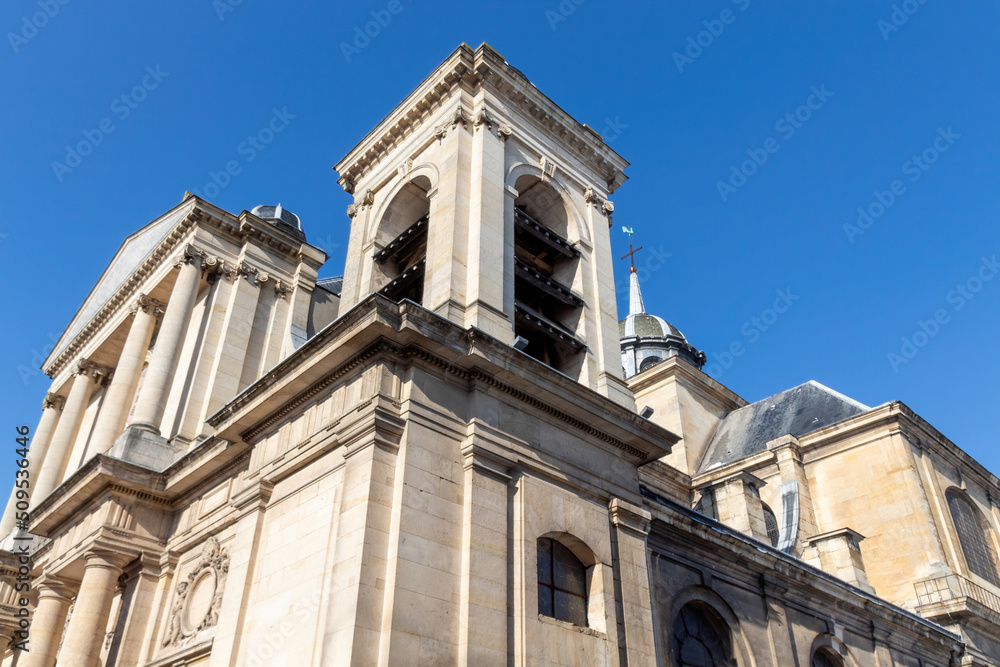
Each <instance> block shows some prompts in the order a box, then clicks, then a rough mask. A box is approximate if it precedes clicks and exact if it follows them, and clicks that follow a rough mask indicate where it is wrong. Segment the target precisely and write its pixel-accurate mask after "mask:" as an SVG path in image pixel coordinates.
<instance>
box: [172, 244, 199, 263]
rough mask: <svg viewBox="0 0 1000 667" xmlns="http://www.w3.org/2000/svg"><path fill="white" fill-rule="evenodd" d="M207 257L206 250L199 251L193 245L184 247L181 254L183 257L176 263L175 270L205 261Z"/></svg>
mask: <svg viewBox="0 0 1000 667" xmlns="http://www.w3.org/2000/svg"><path fill="white" fill-rule="evenodd" d="M206 256H207V253H206V252H205V251H204V250H199V249H198V248H195V247H194V246H193V245H186V246H184V252H182V253H181V256H180V257H178V258H177V261H176V262H175V263H174V268H175V269H179V268H181V267H182V266H184V265H185V264H190V263H192V262H195V261H198V260H203V259H204V258H205V257H206Z"/></svg>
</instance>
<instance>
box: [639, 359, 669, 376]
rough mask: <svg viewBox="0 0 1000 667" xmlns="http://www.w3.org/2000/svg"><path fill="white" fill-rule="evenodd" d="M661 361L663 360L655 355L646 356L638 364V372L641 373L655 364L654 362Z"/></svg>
mask: <svg viewBox="0 0 1000 667" xmlns="http://www.w3.org/2000/svg"><path fill="white" fill-rule="evenodd" d="M661 361H663V360H662V359H660V358H659V357H656V356H653V357H646V358H645V359H643V360H642V362H641V363H640V364H639V372H640V373H641V372H643V371H644V370H646V369H647V368H652V367H653V366H655V365H656V364H658V363H660V362H661Z"/></svg>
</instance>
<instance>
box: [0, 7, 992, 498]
mask: <svg viewBox="0 0 1000 667" xmlns="http://www.w3.org/2000/svg"><path fill="white" fill-rule="evenodd" d="M63 1H64V2H65V4H62V2H61V1H60V0H42V2H38V0H34V1H28V0H11V1H8V2H6V3H4V5H3V8H2V9H0V28H2V32H3V33H4V39H3V43H2V44H0V68H2V72H3V80H4V83H5V89H6V90H7V94H6V95H5V96H4V100H3V102H2V109H3V115H4V121H5V122H4V123H3V130H4V131H3V132H2V134H0V151H2V155H3V158H4V159H3V160H2V161H0V188H2V194H3V201H4V204H5V213H4V215H3V216H2V219H0V259H2V264H0V266H2V269H0V270H2V271H3V278H4V284H5V286H6V289H4V290H3V292H2V296H0V298H2V299H3V305H2V308H3V314H4V324H5V326H4V327H3V329H2V331H0V354H2V360H0V369H2V371H3V373H4V386H5V388H6V389H5V392H4V395H5V397H6V400H4V401H3V402H2V406H0V416H2V418H0V425H2V428H3V429H7V430H6V432H7V433H8V445H9V447H10V451H9V452H8V453H7V454H4V455H2V456H0V474H3V475H4V477H3V479H4V480H7V479H8V477H9V475H10V472H9V470H10V468H11V461H12V459H13V438H14V427H15V426H16V425H18V424H22V423H27V424H30V425H31V427H32V429H34V427H35V425H36V423H37V420H38V418H39V415H40V409H41V401H42V398H43V396H44V395H45V392H46V390H47V388H48V386H49V383H48V379H47V378H45V377H44V376H43V375H42V374H41V372H40V371H38V370H37V367H38V365H39V364H40V362H41V359H42V358H43V357H44V356H45V353H46V352H47V351H48V349H49V346H50V345H51V344H52V341H53V340H54V339H55V338H57V337H58V335H59V334H60V333H61V331H62V330H63V328H64V327H65V326H66V325H67V323H68V322H69V320H70V318H71V317H72V315H73V314H74V312H75V310H76V308H77V307H78V306H79V304H80V303H81V302H82V300H83V299H84V297H85V296H86V295H87V293H88V291H89V290H90V288H91V287H92V285H93V284H94V283H95V281H96V280H97V279H98V277H99V276H100V274H101V272H102V271H103V269H104V267H105V266H106V264H107V262H108V261H109V260H110V259H111V257H112V256H113V254H114V252H115V250H116V249H117V247H118V245H119V244H120V242H121V240H122V239H123V238H124V237H125V236H126V235H128V234H129V233H131V232H133V231H134V230H136V229H138V228H139V227H141V226H142V225H144V224H146V223H147V222H149V221H150V220H152V219H153V218H155V217H156V216H157V215H159V214H160V213H162V212H163V211H165V210H167V209H168V208H170V207H172V206H173V205H175V204H176V203H177V202H179V201H180V199H181V196H182V194H183V193H184V191H185V190H198V191H200V192H202V193H203V194H206V195H208V194H210V193H211V194H212V196H209V197H208V198H209V199H210V200H211V201H213V202H214V203H216V204H218V205H220V206H222V207H223V208H226V209H228V210H230V211H233V212H239V211H241V210H243V209H250V208H252V207H253V206H254V205H256V204H260V203H270V204H273V203H277V202H281V203H282V204H283V205H285V206H286V207H287V208H289V209H290V210H292V211H294V212H296V213H298V214H299V216H300V217H301V218H302V220H303V223H304V225H305V228H306V232H307V234H308V235H309V238H310V240H311V241H312V242H313V243H315V244H316V245H319V246H321V247H323V248H325V249H326V250H327V252H328V253H329V254H330V255H331V258H330V260H329V262H328V264H327V266H326V267H325V268H324V269H323V275H336V274H338V273H339V272H340V269H341V267H342V266H343V261H344V253H345V251H346V238H347V231H348V218H347V216H346V215H345V208H346V206H347V204H348V203H349V202H350V198H349V197H348V196H347V195H346V194H345V193H344V192H343V191H342V190H341V189H340V187H339V186H338V185H337V183H336V174H335V173H334V172H333V171H332V166H333V165H334V164H335V163H336V162H337V161H338V160H339V159H340V158H341V157H342V156H343V155H344V154H345V153H346V152H347V151H348V150H349V149H350V148H351V147H353V146H354V145H355V143H357V141H359V140H360V139H361V138H362V137H363V136H364V135H365V134H366V133H367V132H368V131H369V130H370V129H371V128H372V127H373V126H374V125H375V124H376V123H377V122H378V121H379V120H381V118H382V117H383V116H384V115H385V114H386V113H388V112H389V111H390V110H391V109H392V108H393V107H394V106H395V105H396V104H397V103H398V102H399V101H400V100H401V99H402V98H403V97H404V96H405V95H406V94H408V93H409V92H410V91H411V90H412V89H413V88H414V87H415V86H416V85H417V84H418V83H419V82H420V81H421V80H422V79H423V78H424V77H425V76H426V75H427V74H428V73H429V72H430V71H431V70H432V69H433V68H434V67H435V66H436V65H437V64H439V62H440V61H441V60H443V59H444V58H445V57H446V56H447V55H448V54H449V53H450V52H451V51H452V50H453V49H454V48H455V47H456V46H457V45H458V44H460V43H461V42H467V43H469V44H470V45H472V46H473V47H475V46H476V45H478V44H479V43H480V42H482V41H486V42H489V43H490V44H491V45H492V46H493V47H494V48H495V49H496V50H498V51H499V52H500V53H502V54H503V55H504V56H505V57H506V59H507V60H508V61H509V62H510V63H511V64H513V65H514V66H515V67H517V68H519V69H520V70H521V71H523V72H524V73H525V74H526V75H527V76H528V77H529V78H530V79H531V81H532V82H533V83H534V84H535V85H537V86H538V88H539V89H541V90H542V91H543V92H544V93H545V94H547V95H548V96H549V97H551V98H552V99H553V100H555V101H556V102H557V103H558V104H559V105H560V106H561V107H562V108H564V109H565V110H567V111H568V112H569V113H571V114H572V115H573V116H575V117H576V118H577V119H578V120H580V121H581V122H585V123H587V124H589V125H591V126H592V127H594V128H595V129H596V130H597V131H599V132H602V133H603V134H604V135H605V136H606V138H607V139H608V141H609V142H610V144H611V145H612V146H613V147H614V148H615V150H617V151H619V152H620V153H621V154H622V155H623V156H624V157H625V158H626V159H628V160H629V161H631V163H632V166H631V167H630V168H629V169H628V171H627V174H628V175H629V176H630V180H629V181H628V182H627V183H626V184H625V185H624V186H623V187H622V188H621V190H619V191H618V193H616V194H615V195H614V197H613V201H614V203H615V206H616V213H615V222H616V225H615V229H614V233H615V237H614V243H615V246H616V248H615V249H616V252H617V253H618V254H621V253H623V252H625V250H626V248H627V242H626V238H625V237H624V235H623V234H621V233H620V225H621V224H629V225H632V226H633V227H634V228H635V231H636V242H637V243H640V244H642V245H643V246H645V247H646V248H647V250H644V251H642V252H640V253H639V255H638V264H639V266H640V267H641V269H642V270H643V272H644V273H643V274H642V277H643V279H644V280H643V285H644V287H645V298H646V305H647V310H649V311H650V312H653V313H656V314H659V315H661V316H663V317H665V318H666V319H668V320H669V321H670V322H672V323H673V324H675V325H676V326H678V327H679V328H680V329H681V330H682V331H683V332H684V333H685V334H686V335H687V336H688V338H689V340H690V341H691V342H692V343H693V344H694V345H696V346H698V347H699V348H700V349H703V350H705V351H706V353H708V355H709V359H710V364H714V365H710V366H707V367H706V368H708V369H709V370H710V371H712V373H713V375H715V376H717V377H718V378H719V379H720V380H721V381H723V382H724V383H725V384H727V385H728V386H729V387H731V388H732V389H733V390H734V391H736V392H737V393H739V394H740V395H742V396H744V397H745V398H747V399H748V400H751V401H754V400H759V399H762V398H764V397H766V396H769V395H771V394H774V393H777V392H779V391H781V390H783V389H786V388H789V387H792V386H794V385H797V384H800V383H802V382H805V381H807V380H810V379H815V380H817V381H819V382H822V383H824V384H826V385H828V386H830V387H832V388H834V389H836V390H838V391H840V392H842V393H845V394H847V395H849V396H852V397H854V398H856V399H858V400H860V401H862V402H864V403H867V404H869V405H878V404H881V403H883V402H886V401H889V400H893V399H900V400H902V401H904V402H905V403H907V404H908V405H909V406H910V407H912V408H913V409H914V410H916V411H917V412H918V413H919V414H921V415H922V416H923V417H924V418H926V419H927V420H929V421H930V422H931V423H932V424H933V425H935V426H936V427H937V428H938V429H940V430H941V431H942V432H944V433H945V435H947V436H948V437H949V438H951V439H952V440H953V441H954V442H956V443H957V444H958V445H959V446H961V447H962V448H964V449H965V450H966V451H967V452H969V453H970V454H972V455H973V456H975V457H976V458H977V459H979V461H981V462H982V463H983V464H984V465H985V466H986V467H987V468H989V469H991V470H992V471H994V472H1000V453H998V451H1000V450H998V448H997V446H996V444H997V433H996V429H995V427H994V425H993V423H992V422H993V419H992V418H991V417H989V415H992V414H995V410H996V399H997V390H996V386H997V384H996V378H997V377H1000V352H998V351H997V346H996V340H997V330H998V329H1000V314H998V313H1000V308H998V306H1000V276H994V275H993V274H994V273H995V272H996V271H997V270H998V268H997V267H996V266H994V265H993V264H992V258H993V257H997V256H1000V225H998V222H1000V187H998V186H997V175H998V172H1000V124H998V122H997V108H998V107H1000V93H998V91H1000V66H998V65H1000V62H998V60H1000V49H998V48H997V43H996V30H997V26H998V24H1000V6H998V5H997V3H995V2H986V1H984V0H981V1H976V2H967V3H946V2H944V1H943V0H926V2H923V3H921V2H919V1H918V0H909V1H908V2H900V3H898V4H897V7H898V8H899V9H898V10H894V8H893V4H894V3H893V2H890V1H888V0H877V1H874V0H866V1H861V0H853V1H850V2H832V1H825V2H808V3H806V2H789V1H785V2H778V1H771V2H767V3H765V2H763V0H739V1H738V2H733V1H730V0H715V1H713V2H702V1H699V2H684V3H681V2H671V3H651V2H650V3H642V2H640V3H615V4H613V5H612V4H605V3H598V2H597V1H596V0H589V1H586V2H582V3H581V4H579V5H577V4H576V3H574V2H572V0H565V1H564V2H562V3H560V2H558V1H556V0H553V1H552V2H532V3H526V2H520V3H517V2H503V3H499V2H497V3H494V2H466V3H443V2H429V1H428V2H421V1H419V0H413V1H410V0H400V3H399V4H398V5H397V4H394V3H391V2H388V1H385V0H375V1H373V2H352V3H332V2H322V3H320V2H303V3H280V4H279V3H266V2H263V1H262V0H243V1H242V2H240V3H239V4H234V2H236V1H238V0H217V1H216V2H214V3H213V2H212V0H198V1H193V0H184V1H182V2H173V3H136V2H127V3H126V2H118V1H115V2H103V3H85V2H81V1H80V0H68V1H66V0H63ZM46 7H47V8H48V12H49V14H52V16H47V15H45V14H44V12H45V11H46V9H45V8H46ZM907 9H908V10H909V11H910V12H911V13H909V14H908V13H906V10H907ZM390 10H394V11H395V13H392V11H390ZM571 10H572V11H571ZM894 11H896V15H895V16H894V15H893V14H894ZM38 12H43V13H42V14H38ZM372 12H374V13H375V14H374V15H373V14H372ZM373 16H374V18H373ZM376 18H381V19H382V21H383V22H384V23H386V25H384V26H378V30H377V31H376V29H375V27H374V24H373V25H369V26H368V29H369V31H370V32H372V33H375V32H377V33H378V34H377V35H376V36H375V37H373V38H370V39H369V41H368V43H365V42H364V41H363V40H361V39H359V40H358V42H357V44H355V43H354V41H355V38H356V36H357V34H358V32H359V31H364V30H365V27H366V24H367V23H368V22H370V21H373V20H375V19H376ZM904 18H905V22H904V20H903V19H904ZM893 19H895V23H893ZM26 21H27V24H26ZM32 23H34V24H38V25H40V26H41V27H36V25H32ZM713 32H714V33H716V34H712V33H713ZM699 33H702V34H699ZM689 38H690V41H689ZM699 42H701V44H700V45H699ZM344 44H349V45H351V46H350V47H349V48H345V46H344ZM358 44H360V45H361V48H359V47H358ZM675 54H676V55H675ZM147 68H148V69H147ZM151 72H152V73H151ZM154 74H155V76H154ZM144 84H145V88H143V85H144ZM137 86H139V88H136V87H137ZM123 95H124V96H125V98H124V99H123ZM139 98H141V99H139ZM810 105H811V106H812V108H810ZM274 109H278V110H279V111H283V112H284V113H287V114H289V115H291V116H294V118H291V117H289V118H288V120H287V127H285V129H283V130H282V131H281V132H280V133H278V134H277V135H275V137H274V140H273V141H272V142H271V143H269V144H267V145H266V146H263V147H262V149H261V150H256V149H255V150H254V152H253V160H252V161H250V160H249V157H250V151H248V150H246V149H245V148H244V150H241V148H240V145H241V143H242V142H243V141H244V140H245V139H246V138H247V137H248V136H249V135H251V134H256V133H257V132H258V131H259V130H260V129H261V128H262V127H264V126H265V125H266V124H267V123H268V122H269V121H270V119H271V117H272V114H273V113H274ZM787 114H792V115H791V117H790V118H789V117H787ZM796 115H798V118H796ZM102 128H104V129H105V130H106V129H108V128H110V129H111V131H110V133H108V132H106V131H104V130H102ZM96 131H100V132H101V134H102V135H103V136H102V137H101V140H100V142H99V143H98V144H97V145H96V146H94V147H93V150H92V151H91V152H89V154H88V155H86V156H81V157H80V159H79V162H77V160H76V159H75V158H73V157H72V156H69V157H68V156H67V148H66V147H67V145H72V146H76V145H78V144H79V143H80V142H81V141H88V139H87V136H88V135H89V137H91V139H96V137H97V134H96V133H95V132H96ZM85 133H86V134H85ZM84 150H86V146H85V147H84ZM914 156H916V158H917V161H915V160H914V159H913V158H914ZM754 159H756V161H757V162H758V163H762V164H756V163H754V162H749V163H747V164H743V163H744V162H745V161H747V160H754ZM231 160H235V161H237V162H238V163H239V166H240V173H239V174H238V175H236V176H234V177H232V179H231V182H229V183H228V184H227V185H226V187H223V188H220V189H218V190H216V189H214V188H206V185H207V184H209V183H211V180H210V173H211V172H219V171H220V170H222V169H224V167H225V165H226V163H227V162H229V161H231ZM56 162H58V163H61V164H63V165H65V167H66V169H64V168H63V167H62V166H58V165H56V166H54V164H53V163H56ZM74 165H75V166H74ZM734 169H735V170H736V171H737V172H742V173H737V174H735V175H734V172H733V170H734ZM746 174H749V175H746ZM895 181H898V182H896V183H894V182H895ZM720 183H721V185H720ZM894 189H895V192H893V190H894ZM876 193H879V194H876ZM879 199H881V200H882V201H881V202H880V201H879ZM890 200H891V202H890ZM859 207H861V208H862V209H863V210H868V211H870V212H871V213H873V214H879V215H877V217H875V216H874V215H873V217H872V218H871V219H870V220H869V219H867V218H862V220H861V225H859V224H858V218H859V213H858V209H859ZM845 225H848V227H847V228H846V229H845ZM851 225H853V227H850V226H851ZM649 249H656V251H657V252H656V253H653V252H650V250H649ZM666 254H669V258H666V259H659V258H662V257H663V256H664V255H666ZM983 258H985V259H986V260H987V261H986V263H985V264H984V259H983ZM617 268H618V280H619V284H622V283H623V281H624V280H625V278H626V272H625V269H626V264H625V263H624V262H618V267H617ZM987 277H988V278H990V279H987V280H984V279H985V278H987ZM959 286H961V289H960V288H959ZM779 290H780V291H782V293H783V294H784V295H785V300H784V301H781V302H779V304H778V305H779V306H780V308H781V309H782V310H784V311H785V312H783V313H780V314H779V313H777V312H772V311H770V310H769V309H770V308H772V307H773V306H774V304H775V300H776V299H779V298H780V297H779V296H778V294H777V292H778V291H779ZM963 290H964V291H965V294H964V295H963ZM626 307H627V298H621V299H620V307H619V310H620V311H623V310H624V309H625V308H626ZM754 318H757V320H756V321H755V320H754ZM935 318H937V320H938V321H937V322H933V323H928V321H933V320H935ZM921 321H923V322H924V323H925V328H926V329H927V330H928V331H931V332H933V335H928V334H925V333H923V331H922V330H921V327H920V325H919V322H921ZM765 327H766V330H764V329H765ZM904 337H905V338H906V339H907V340H908V341H910V343H911V344H913V348H912V349H911V348H909V347H907V346H906V345H905V344H904V342H903V340H902V339H903V338H904ZM914 338H915V339H916V340H914ZM734 344H735V346H736V349H737V350H740V351H742V354H740V355H739V356H734V357H733V358H732V359H731V360H730V359H727V358H726V357H725V355H724V354H723V353H725V352H727V351H729V350H730V349H731V348H732V347H733V346H734ZM918 345H919V346H918ZM904 352H905V353H907V354H908V355H909V356H908V357H907V356H904V354H903V353H904ZM890 353H893V354H897V355H899V358H898V359H896V360H895V363H893V362H892V360H890V357H889V355H890ZM4 488H5V489H6V488H7V482H6V481H5V482H4ZM4 492H5V493H6V491H4Z"/></svg>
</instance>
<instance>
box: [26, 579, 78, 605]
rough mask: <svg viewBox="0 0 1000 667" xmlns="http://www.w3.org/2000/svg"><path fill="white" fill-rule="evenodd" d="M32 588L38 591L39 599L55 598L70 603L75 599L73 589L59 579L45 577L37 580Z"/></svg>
mask: <svg viewBox="0 0 1000 667" xmlns="http://www.w3.org/2000/svg"><path fill="white" fill-rule="evenodd" d="M32 586H33V588H34V589H35V590H36V591H38V597H39V599H41V598H54V599H56V600H63V601H65V602H69V601H70V600H71V599H72V598H73V587H72V586H70V585H69V584H68V583H66V582H65V581H63V580H62V579H57V578H56V577H53V576H43V577H41V578H39V579H36V580H35V581H34V582H33V584H32Z"/></svg>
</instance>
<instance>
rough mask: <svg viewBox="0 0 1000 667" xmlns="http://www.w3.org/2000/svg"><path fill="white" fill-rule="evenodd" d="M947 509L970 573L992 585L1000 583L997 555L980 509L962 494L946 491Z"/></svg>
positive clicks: (999, 584)
mask: <svg viewBox="0 0 1000 667" xmlns="http://www.w3.org/2000/svg"><path fill="white" fill-rule="evenodd" d="M946 495H947V497H948V509H949V510H951V518H952V520H953V521H954V522H955V529H956V530H957V531H958V541H959V542H960V543H961V545H962V553H964V554H965V562H966V563H968V565H969V572H972V573H973V574H977V575H979V576H980V577H982V578H983V579H985V580H986V581H988V582H990V583H991V584H993V585H994V586H1000V576H998V575H997V556H996V552H995V551H994V550H993V543H992V542H991V541H990V535H989V532H988V527H987V525H986V521H985V520H984V519H983V517H982V515H981V514H980V513H979V510H978V509H976V507H975V506H974V505H973V504H972V503H971V502H970V501H969V499H968V498H966V497H965V496H964V495H962V494H961V493H958V492H956V491H953V490H952V491H948V493H947V494H946Z"/></svg>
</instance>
